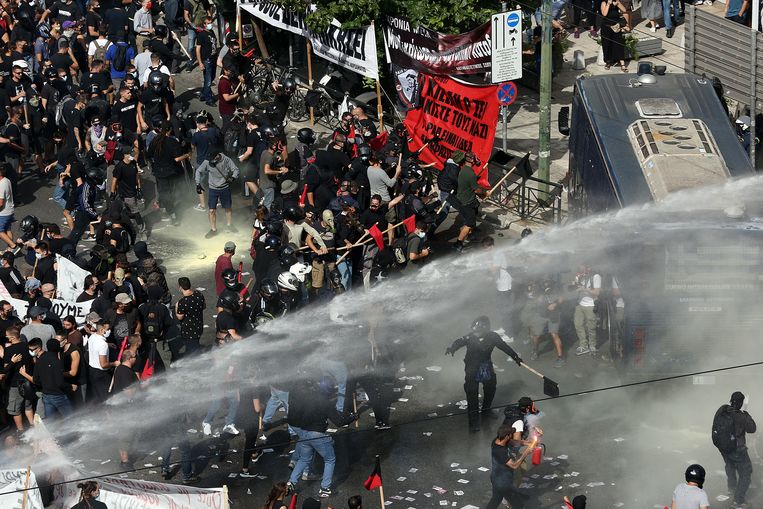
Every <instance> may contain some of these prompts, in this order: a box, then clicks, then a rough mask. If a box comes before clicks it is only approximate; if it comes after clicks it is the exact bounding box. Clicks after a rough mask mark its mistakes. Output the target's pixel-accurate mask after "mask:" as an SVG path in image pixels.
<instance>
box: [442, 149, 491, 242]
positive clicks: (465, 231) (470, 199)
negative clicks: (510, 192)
mask: <svg viewBox="0 0 763 509" xmlns="http://www.w3.org/2000/svg"><path fill="white" fill-rule="evenodd" d="M475 164H477V165H479V164H480V161H479V160H478V159H477V156H475V155H474V153H472V152H467V153H466V154H464V165H463V166H461V171H459V173H458V185H457V187H456V195H455V197H453V196H451V200H452V203H453V204H454V205H455V207H456V208H457V209H458V213H459V214H460V215H461V218H462V219H463V221H464V224H463V226H461V230H460V231H459V232H458V240H456V246H455V247H456V251H458V252H459V253H460V252H462V251H463V250H464V241H466V239H467V237H468V236H469V234H470V233H471V232H472V230H473V229H474V228H476V227H477V213H478V212H479V207H480V202H479V200H478V198H486V197H488V196H490V191H488V190H486V189H485V188H483V187H481V186H480V185H479V184H478V183H477V181H478V180H479V175H477V174H476V173H475V172H474V168H473V166H472V165H475ZM482 171H484V168H483V170H482ZM481 174H482V172H480V175H481ZM454 198H455V199H454Z"/></svg>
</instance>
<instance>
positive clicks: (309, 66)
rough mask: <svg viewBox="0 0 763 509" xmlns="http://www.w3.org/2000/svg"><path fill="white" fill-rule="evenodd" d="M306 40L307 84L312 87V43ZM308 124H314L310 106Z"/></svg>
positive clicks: (312, 111)
mask: <svg viewBox="0 0 763 509" xmlns="http://www.w3.org/2000/svg"><path fill="white" fill-rule="evenodd" d="M306 40H307V86H308V88H310V90H312V89H313V43H312V42H310V39H308V38H306ZM310 125H311V126H314V125H315V108H313V107H312V106H310Z"/></svg>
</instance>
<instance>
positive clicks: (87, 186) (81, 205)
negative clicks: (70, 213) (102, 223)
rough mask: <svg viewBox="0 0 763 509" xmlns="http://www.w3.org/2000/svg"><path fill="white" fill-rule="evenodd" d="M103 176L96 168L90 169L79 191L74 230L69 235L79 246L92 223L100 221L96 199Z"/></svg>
mask: <svg viewBox="0 0 763 509" xmlns="http://www.w3.org/2000/svg"><path fill="white" fill-rule="evenodd" d="M100 180H101V176H100V175H99V173H98V171H97V170H96V169H94V168H88V169H87V171H86V173H85V179H84V182H83V183H82V185H81V186H80V188H79V189H78V190H77V193H76V194H77V201H76V210H75V212H74V228H73V229H72V231H71V233H70V234H69V240H71V241H72V242H73V243H74V244H77V243H78V242H79V240H80V239H81V238H82V235H83V234H84V233H85V230H86V229H88V227H91V225H90V222H91V221H95V220H96V219H98V212H97V211H96V210H95V198H96V193H97V188H98V185H99V184H100Z"/></svg>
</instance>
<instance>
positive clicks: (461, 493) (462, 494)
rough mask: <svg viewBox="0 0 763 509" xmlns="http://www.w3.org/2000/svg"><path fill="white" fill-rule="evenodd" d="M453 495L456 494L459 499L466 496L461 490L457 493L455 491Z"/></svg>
mask: <svg viewBox="0 0 763 509" xmlns="http://www.w3.org/2000/svg"><path fill="white" fill-rule="evenodd" d="M453 494H454V495H458V496H459V497H462V496H464V492H463V491H461V490H457V491H454V492H453Z"/></svg>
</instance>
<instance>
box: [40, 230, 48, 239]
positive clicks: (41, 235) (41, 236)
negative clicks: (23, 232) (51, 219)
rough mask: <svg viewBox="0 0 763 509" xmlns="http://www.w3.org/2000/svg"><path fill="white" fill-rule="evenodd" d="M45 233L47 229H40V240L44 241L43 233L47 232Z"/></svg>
mask: <svg viewBox="0 0 763 509" xmlns="http://www.w3.org/2000/svg"><path fill="white" fill-rule="evenodd" d="M47 231H48V229H47V228H43V229H42V232H40V240H42V239H44V238H45V232H47Z"/></svg>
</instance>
